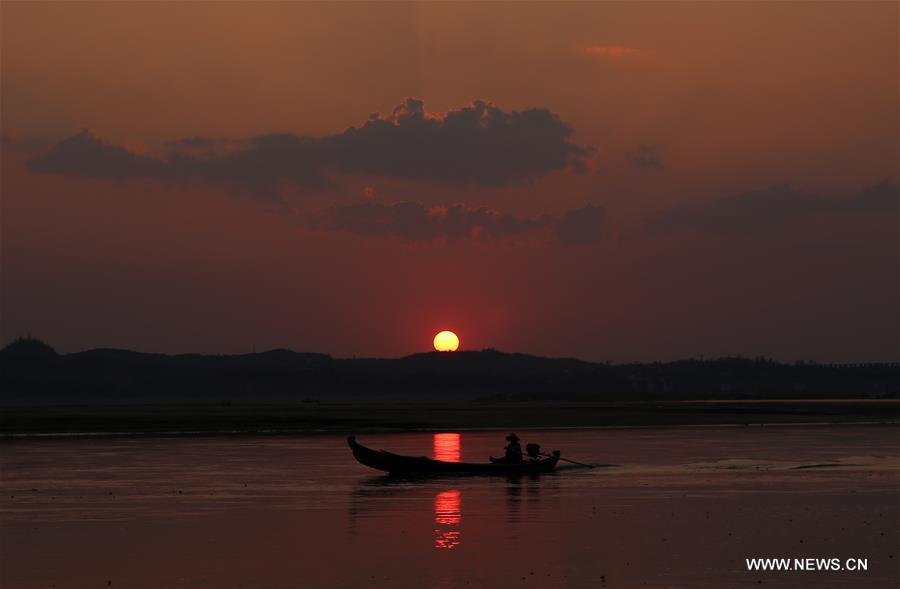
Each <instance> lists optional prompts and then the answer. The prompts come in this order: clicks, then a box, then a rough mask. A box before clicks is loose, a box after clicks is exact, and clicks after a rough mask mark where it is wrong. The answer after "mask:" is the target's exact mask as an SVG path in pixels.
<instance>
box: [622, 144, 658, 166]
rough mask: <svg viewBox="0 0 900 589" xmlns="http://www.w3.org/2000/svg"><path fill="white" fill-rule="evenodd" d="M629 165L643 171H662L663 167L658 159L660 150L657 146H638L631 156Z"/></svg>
mask: <svg viewBox="0 0 900 589" xmlns="http://www.w3.org/2000/svg"><path fill="white" fill-rule="evenodd" d="M630 155H631V163H633V164H634V165H636V166H637V167H639V168H643V169H645V170H663V169H665V166H664V165H663V163H662V160H661V159H660V149H659V146H657V145H639V146H638V148H637V151H634V152H632V153H631V154H630Z"/></svg>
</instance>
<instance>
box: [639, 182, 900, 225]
mask: <svg viewBox="0 0 900 589" xmlns="http://www.w3.org/2000/svg"><path fill="white" fill-rule="evenodd" d="M826 214H886V215H898V214H900V191H898V187H897V186H896V185H895V184H892V183H890V182H881V183H879V184H876V185H874V186H871V187H869V188H866V189H864V190H861V191H860V192H858V193H857V194H854V195H851V196H823V195H819V194H811V193H807V192H800V191H797V190H794V189H793V188H791V187H790V186H789V185H778V186H772V187H769V188H767V189H766V190H762V191H758V192H749V193H745V194H739V195H736V196H730V197H726V198H722V199H719V200H715V201H712V202H709V203H706V204H702V205H695V206H682V207H677V208H674V209H669V210H667V211H663V212H661V213H657V214H655V215H652V216H650V217H649V218H647V219H646V221H645V228H646V230H647V231H648V232H651V233H661V232H673V231H691V230H702V231H716V232H725V233H754V234H755V233H758V232H765V231H772V230H778V229H784V228H787V227H789V226H791V225H792V224H794V223H795V222H797V221H798V220H800V219H803V218H807V217H810V216H814V215H826Z"/></svg>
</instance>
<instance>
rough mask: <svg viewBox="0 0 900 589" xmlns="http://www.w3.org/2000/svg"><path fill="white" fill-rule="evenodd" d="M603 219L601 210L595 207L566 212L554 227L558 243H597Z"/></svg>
mask: <svg viewBox="0 0 900 589" xmlns="http://www.w3.org/2000/svg"><path fill="white" fill-rule="evenodd" d="M603 217H604V213H603V209H602V208H600V207H596V206H590V205H589V206H586V207H582V208H580V209H575V210H572V211H568V212H567V213H566V214H565V215H563V216H562V219H560V220H559V223H558V224H557V226H556V234H557V236H558V237H559V241H560V242H561V243H564V244H566V245H586V244H590V243H594V242H596V241H598V240H599V239H600V235H601V234H600V229H601V227H602V225H603Z"/></svg>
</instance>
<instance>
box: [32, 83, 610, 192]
mask: <svg viewBox="0 0 900 589" xmlns="http://www.w3.org/2000/svg"><path fill="white" fill-rule="evenodd" d="M571 135H572V129H571V127H569V125H567V124H566V123H564V122H563V121H562V120H561V119H560V118H559V116H557V115H556V114H555V113H553V112H551V111H550V110H548V109H545V108H527V109H525V110H522V111H504V110H502V109H501V108H499V107H497V106H495V105H493V104H491V103H488V102H485V101H482V100H476V101H475V102H473V103H471V104H469V105H467V106H464V107H462V108H459V109H456V110H450V111H448V112H446V113H443V114H437V113H431V112H428V111H426V110H425V104H424V102H423V101H421V100H418V99H415V98H407V99H406V100H405V101H404V102H403V103H402V104H400V105H398V106H397V107H396V108H394V109H393V111H392V112H391V113H390V114H387V115H381V114H379V113H374V114H372V115H370V116H369V118H368V119H367V120H366V121H365V122H364V123H363V124H362V125H360V126H358V127H350V128H349V129H346V130H345V131H343V132H341V133H337V134H334V135H328V136H325V137H319V138H315V137H306V136H300V135H295V134H293V133H280V134H269V135H259V136H256V137H252V138H248V139H238V140H227V139H220V138H219V139H217V138H205V137H190V138H186V139H181V140H178V141H172V142H168V143H166V144H165V145H164V147H165V148H166V150H167V152H168V153H167V154H166V155H165V156H160V157H151V156H145V155H141V154H138V153H134V152H132V151H129V150H128V149H126V148H124V147H121V146H116V145H111V144H109V143H106V142H105V141H103V140H102V139H100V138H98V137H96V136H95V135H93V134H92V133H90V132H89V131H82V132H80V133H78V134H77V135H75V136H73V137H70V138H68V139H66V140H64V141H62V142H60V143H58V144H57V145H55V146H54V147H52V148H51V149H50V150H49V151H48V152H46V153H44V154H43V155H40V156H38V157H36V158H34V159H32V160H31V161H30V168H31V170H32V171H35V172H41V173H60V174H73V175H82V176H91V177H108V178H128V177H154V178H187V177H196V178H203V179H206V180H209V181H214V182H221V183H225V184H235V185H239V186H243V187H246V188H248V189H251V190H255V191H263V192H271V191H272V190H273V189H274V188H275V187H277V186H278V185H279V183H281V182H284V181H287V182H292V183H294V184H296V185H299V186H302V187H322V186H327V185H329V184H330V181H329V180H328V178H329V177H331V176H332V175H334V174H354V173H361V174H366V175H372V176H385V177H392V178H403V179H411V180H421V181H426V182H435V183H442V184H448V185H461V186H464V185H483V186H505V185H513V184H522V183H528V182H531V181H533V180H535V179H537V178H540V177H543V176H545V175H547V174H549V173H551V172H555V171H564V170H569V171H573V172H582V171H584V170H585V169H586V168H587V163H588V159H589V157H590V156H591V153H592V152H593V149H592V148H589V147H582V146H579V145H576V144H575V143H573V142H572V141H571V139H570V138H571Z"/></svg>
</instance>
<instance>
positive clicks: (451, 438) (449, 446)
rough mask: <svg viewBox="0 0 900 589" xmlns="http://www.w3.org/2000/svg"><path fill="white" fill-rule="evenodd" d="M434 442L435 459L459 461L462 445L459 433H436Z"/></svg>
mask: <svg viewBox="0 0 900 589" xmlns="http://www.w3.org/2000/svg"><path fill="white" fill-rule="evenodd" d="M432 444H433V446H434V458H435V460H443V461H444V462H459V456H460V447H461V444H460V435H459V434H434V439H433V441H432Z"/></svg>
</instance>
